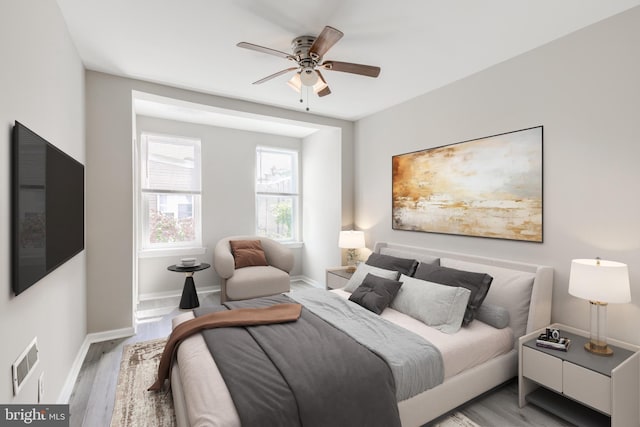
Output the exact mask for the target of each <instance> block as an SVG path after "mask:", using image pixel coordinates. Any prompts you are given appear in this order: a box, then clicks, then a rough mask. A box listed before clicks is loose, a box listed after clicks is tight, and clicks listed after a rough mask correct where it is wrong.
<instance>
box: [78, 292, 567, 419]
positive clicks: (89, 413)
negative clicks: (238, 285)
mask: <svg viewBox="0 0 640 427" xmlns="http://www.w3.org/2000/svg"><path fill="white" fill-rule="evenodd" d="M302 287H305V285H304V284H301V283H292V290H295V289H296V288H302ZM200 303H201V305H212V304H218V303H219V295H218V294H217V293H208V294H204V295H201V296H200ZM180 312H181V310H179V309H178V308H177V307H176V308H175V309H173V310H172V311H171V312H170V313H169V314H166V315H164V316H162V317H159V318H157V319H154V320H153V321H146V322H144V323H139V324H138V328H137V330H138V331H137V334H136V335H135V336H132V337H129V338H123V339H118V340H110V341H105V342H101V343H95V344H92V345H91V346H90V348H89V351H88V352H87V356H86V358H85V361H84V363H83V365H82V368H81V370H80V373H79V375H78V379H77V381H76V384H75V386H74V390H73V393H72V394H71V398H70V401H69V405H70V408H69V411H70V414H71V419H70V426H71V427H79V426H87V427H95V426H109V424H110V422H111V414H112V412H113V406H114V399H115V388H116V382H117V380H118V371H119V369H120V361H121V359H122V350H123V348H124V346H125V345H127V344H131V343H134V342H139V341H146V340H150V339H155V338H162V337H166V336H168V335H169V332H170V331H171V319H172V318H173V317H175V316H176V315H177V314H179V313H180ZM458 410H459V411H460V412H462V413H464V414H465V415H466V416H467V417H469V418H470V419H471V420H473V421H475V422H476V423H478V424H479V425H481V426H483V427H518V426H522V427H530V426H536V427H537V426H548V427H564V426H571V424H567V423H565V422H564V421H562V420H560V419H559V418H557V417H555V416H553V415H552V414H549V413H548V412H545V411H543V410H541V409H538V408H536V407H534V406H532V405H527V406H525V407H524V408H522V409H520V408H518V387H517V382H516V381H515V380H513V381H511V382H508V383H506V384H504V385H503V386H501V387H498V388H497V389H495V390H493V391H491V392H489V393H486V394H485V395H483V396H480V397H478V398H476V399H474V400H473V401H471V402H469V403H467V404H465V405H464V406H462V407H460V408H458ZM438 421H440V419H439V420H435V421H434V422H432V423H429V425H434V424H436V423H437V422H438ZM132 427H135V426H132Z"/></svg>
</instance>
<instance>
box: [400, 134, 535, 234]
mask: <svg viewBox="0 0 640 427" xmlns="http://www.w3.org/2000/svg"><path fill="white" fill-rule="evenodd" d="M392 162H393V169H392V174H393V207H392V209H393V211H392V217H393V229H394V230H411V231H424V232H430V233H446V234H459V235H465V236H478V237H492V238H497V239H510V240H523V241H529V242H542V126H538V127H532V128H529V129H523V130H519V131H515V132H508V133H503V134H500V135H494V136H489V137H486V138H480V139H474V140H471V141H464V142H460V143H457V144H451V145H446V146H442V147H437V148H429V149H426V150H422V151H416V152H413V153H406V154H399V155H396V156H393V159H392Z"/></svg>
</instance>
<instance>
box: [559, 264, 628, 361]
mask: <svg viewBox="0 0 640 427" xmlns="http://www.w3.org/2000/svg"><path fill="white" fill-rule="evenodd" d="M569 293H570V294H571V295H573V296H575V297H578V298H582V299H586V300H589V304H590V314H589V317H590V328H589V342H587V343H586V344H585V345H584V348H585V349H586V350H587V351H590V352H591V353H594V354H599V355H602V356H610V355H612V354H613V350H612V349H611V347H609V346H608V345H607V303H625V302H630V301H631V290H630V288H629V270H628V268H627V265H626V264H622V263H620V262H615V261H604V260H601V259H600V258H596V259H574V260H573V261H571V273H570V274H569Z"/></svg>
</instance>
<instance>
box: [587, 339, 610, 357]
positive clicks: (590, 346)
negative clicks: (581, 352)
mask: <svg viewBox="0 0 640 427" xmlns="http://www.w3.org/2000/svg"><path fill="white" fill-rule="evenodd" d="M584 349H585V350H587V351H588V352H590V353H593V354H597V355H598V356H611V355H613V349H612V348H611V347H609V346H608V345H607V344H598V343H597V342H593V341H589V342H587V343H586V344H585V345H584Z"/></svg>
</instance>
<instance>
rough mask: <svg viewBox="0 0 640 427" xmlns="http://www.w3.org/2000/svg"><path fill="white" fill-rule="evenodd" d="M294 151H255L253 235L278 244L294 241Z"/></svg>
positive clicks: (295, 192)
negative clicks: (254, 221) (254, 218)
mask: <svg viewBox="0 0 640 427" xmlns="http://www.w3.org/2000/svg"><path fill="white" fill-rule="evenodd" d="M298 196H299V194H298V152H297V151H291V150H281V149H277V148H267V147H258V148H257V149H256V233H257V234H258V235H259V236H264V237H269V238H271V239H274V240H279V241H281V242H293V241H296V240H298V216H299V214H298V212H299V208H298Z"/></svg>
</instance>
